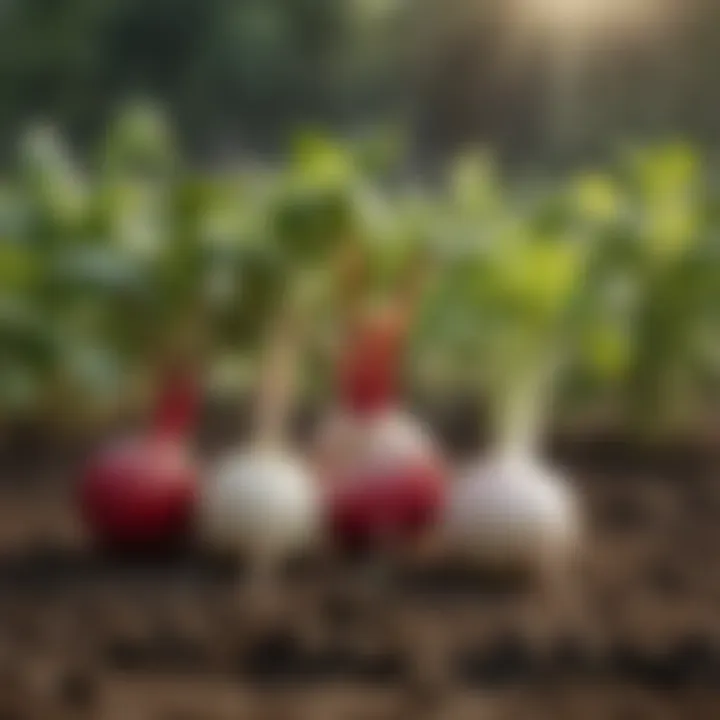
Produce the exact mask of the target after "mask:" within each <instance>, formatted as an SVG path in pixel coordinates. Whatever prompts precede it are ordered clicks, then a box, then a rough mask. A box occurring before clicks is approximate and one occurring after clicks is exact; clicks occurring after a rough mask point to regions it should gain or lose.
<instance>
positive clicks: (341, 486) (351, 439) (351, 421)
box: [316, 309, 445, 548]
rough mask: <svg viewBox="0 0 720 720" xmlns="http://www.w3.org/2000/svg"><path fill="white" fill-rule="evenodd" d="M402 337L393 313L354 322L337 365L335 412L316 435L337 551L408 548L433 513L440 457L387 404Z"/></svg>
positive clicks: (438, 496)
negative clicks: (384, 545)
mask: <svg viewBox="0 0 720 720" xmlns="http://www.w3.org/2000/svg"><path fill="white" fill-rule="evenodd" d="M406 331H407V315H406V314H405V313H402V312H398V311H396V310H392V311H388V310H387V309H386V310H384V311H381V312H379V313H374V314H370V315H367V316H365V317H364V318H363V319H362V321H361V322H360V323H359V325H358V328H357V331H356V334H355V337H354V338H353V339H352V342H351V343H349V353H348V354H347V356H346V357H345V358H344V360H343V362H342V364H341V369H340V400H341V410H340V412H339V413H337V414H335V415H334V416H331V418H330V420H329V422H328V423H327V424H326V425H325V426H324V427H323V428H321V430H320V434H319V439H318V443H317V448H316V449H317V453H318V454H317V462H318V465H319V467H320V474H321V477H322V478H323V479H324V480H325V483H326V486H327V492H328V514H329V524H330V529H331V532H332V534H333V536H334V537H335V539H336V540H337V541H338V542H339V543H340V544H341V545H343V546H347V547H352V548H363V547H368V546H372V545H375V544H377V543H386V542H395V541H399V542H401V543H403V542H405V541H409V540H411V539H414V538H416V537H417V536H418V535H419V534H420V533H422V532H423V531H424V530H426V529H427V528H428V527H429V526H430V525H431V524H432V523H434V521H435V519H436V518H437V516H438V514H439V512H440V509H441V504H442V500H443V497H444V476H445V472H444V467H443V462H442V460H441V456H440V453H439V452H438V450H437V448H436V447H435V445H434V443H433V442H432V440H431V438H430V436H429V434H428V433H426V432H425V430H424V429H423V428H422V427H421V426H420V425H419V424H418V423H416V422H415V421H414V420H413V419H412V418H410V417H409V416H407V415H405V414H404V413H402V412H400V411H399V410H397V409H396V404H395V403H396V398H397V389H398V376H399V369H400V367H399V360H400V354H401V350H402V348H403V345H404V342H405V333H406Z"/></svg>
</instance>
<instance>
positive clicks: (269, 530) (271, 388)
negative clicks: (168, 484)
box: [200, 303, 320, 571]
mask: <svg viewBox="0 0 720 720" xmlns="http://www.w3.org/2000/svg"><path fill="white" fill-rule="evenodd" d="M291 310H293V308H292V304H291V303H288V304H287V307H286V310H285V312H284V317H282V318H281V319H280V320H279V321H278V322H277V324H276V327H274V328H273V329H272V333H271V336H270V338H269V340H268V344H267V357H266V358H265V362H264V364H263V366H262V377H261V382H260V388H259V404H258V414H257V418H256V434H255V438H254V441H253V442H251V443H250V444H249V445H248V446H247V447H240V448H238V449H236V450H233V451H231V452H230V453H229V454H228V455H226V456H225V457H222V458H221V459H220V460H219V461H218V463H217V465H216V467H215V469H214V471H213V472H212V474H211V477H210V479H209V481H208V483H207V484H206V485H205V487H204V489H203V493H202V497H201V503H200V527H201V531H202V532H203V534H204V536H205V538H206V539H207V541H208V542H209V543H210V545H211V546H212V547H214V548H215V549H217V550H219V551H221V552H226V553H231V554H233V555H236V556H238V557H242V558H244V559H246V560H248V561H250V562H251V563H252V564H254V565H255V566H256V569H258V570H260V569H263V571H265V570H269V569H271V568H272V567H274V566H276V565H277V564H279V563H280V562H282V561H283V560H285V559H287V558H290V557H292V556H293V555H296V554H299V553H302V552H303V551H305V550H307V549H309V548H310V547H311V546H312V543H314V542H315V541H316V540H317V537H318V532H319V528H320V496H319V492H318V488H317V483H316V481H315V480H314V479H313V478H312V476H311V475H310V473H309V469H308V468H306V467H305V465H304V463H303V462H302V461H301V459H300V458H299V457H298V456H297V455H296V454H295V453H294V452H293V451H292V450H290V449H289V448H288V447H287V443H286V441H285V438H284V426H285V420H286V416H287V413H288V409H289V404H290V401H291V399H292V389H293V379H294V373H295V366H296V364H297V354H298V350H299V348H298V340H299V336H298V333H297V318H296V317H295V315H294V314H293V313H292V312H290V311H291Z"/></svg>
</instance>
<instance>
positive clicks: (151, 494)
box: [78, 377, 198, 549]
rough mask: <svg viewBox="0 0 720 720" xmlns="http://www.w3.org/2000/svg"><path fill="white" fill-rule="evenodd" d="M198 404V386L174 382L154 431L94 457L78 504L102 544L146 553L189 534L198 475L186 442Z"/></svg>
mask: <svg viewBox="0 0 720 720" xmlns="http://www.w3.org/2000/svg"><path fill="white" fill-rule="evenodd" d="M197 401H198V397H197V391H196V388H195V385H194V383H192V382H188V379H187V378H186V377H184V378H178V377H171V378H169V379H168V381H167V386H166V388H165V391H164V392H163V394H162V396H161V398H160V400H159V403H158V407H157V411H156V413H155V419H154V423H153V425H154V427H153V432H152V433H151V434H150V435H149V436H148V437H146V438H137V439H131V440H126V441H121V442H115V443H113V444H111V445H110V446H109V447H107V448H103V449H101V450H100V451H99V452H98V453H97V454H96V455H95V457H93V458H91V459H90V461H89V462H88V464H87V466H86V468H85V472H84V474H83V477H82V479H81V483H80V488H79V498H78V500H79V504H80V512H81V515H82V517H83V519H84V521H85V523H86V525H87V527H88V528H89V530H90V531H91V533H92V534H93V536H94V537H95V539H96V540H97V541H98V542H100V543H101V544H103V545H106V546H110V547H112V548H115V549H145V548H150V547H156V546H165V545H170V544H173V543H174V542H176V541H178V540H179V539H181V538H182V537H183V535H184V534H185V533H186V532H187V530H188V527H189V524H190V522H191V519H192V516H193V510H194V507H195V502H196V495H197V481H198V473H197V469H196V467H195V465H194V463H193V462H192V459H191V458H190V455H189V453H188V452H187V450H186V449H185V443H184V438H185V436H186V434H187V432H188V429H189V427H190V426H191V424H192V423H193V420H194V418H195V416H196V414H197V404H198V403H197Z"/></svg>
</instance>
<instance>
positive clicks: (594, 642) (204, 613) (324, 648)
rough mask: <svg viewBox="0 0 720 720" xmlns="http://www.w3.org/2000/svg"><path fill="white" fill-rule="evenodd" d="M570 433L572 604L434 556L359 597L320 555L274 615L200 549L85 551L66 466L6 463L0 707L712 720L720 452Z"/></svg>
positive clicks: (719, 634)
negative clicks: (579, 498)
mask: <svg viewBox="0 0 720 720" xmlns="http://www.w3.org/2000/svg"><path fill="white" fill-rule="evenodd" d="M560 445H561V447H560V448H559V454H560V462H561V464H564V465H565V466H568V467H570V468H571V470H572V473H573V475H574V477H575V478H576V481H577V483H578V485H579V487H580V488H581V490H582V493H583V497H584V499H585V501H586V505H587V508H588V512H589V515H590V531H589V540H588V546H587V552H586V553H585V556H584V557H583V559H582V562H581V566H580V568H579V569H578V572H577V576H576V577H575V578H574V579H573V583H572V584H571V587H570V589H569V590H568V591H567V593H566V594H564V595H563V596H562V597H559V596H558V597H554V596H550V595H548V594H545V593H543V592H542V591H541V590H540V589H538V588H537V587H532V586H528V585H526V584H523V583H522V582H502V581H499V580H497V579H495V580H491V579H489V578H484V577H480V576H477V575H474V574H472V573H468V572H467V571H463V570H460V569H453V568H451V567H448V566H446V565H439V564H437V563H432V562H428V563H427V564H425V565H421V566H420V567H417V566H413V567H410V566H406V567H403V568H402V569H401V570H400V572H399V573H398V575H397V577H396V578H395V581H394V582H392V583H390V584H388V586H387V587H385V588H384V589H382V590H378V591H377V593H376V595H375V596H374V597H371V598H370V600H368V599H367V598H366V597H365V596H364V595H363V594H361V593H359V592H356V589H357V588H361V587H362V586H363V583H362V577H363V576H362V575H361V574H360V571H359V570H357V569H353V568H352V567H349V566H348V565H347V564H342V563H338V562H337V561H329V560H328V561H317V562H313V563H309V564H306V565H302V566H298V567H296V568H293V569H291V571H289V572H288V574H287V576H286V578H285V580H284V588H283V593H282V597H279V598H275V599H274V600H275V602H273V603H271V604H270V606H269V608H268V612H267V613H266V614H264V615H263V618H262V622H259V621H258V620H257V619H254V618H255V616H254V615H250V614H249V612H248V598H247V592H246V587H245V585H243V583H242V582H241V583H240V585H239V586H238V585H237V584H236V575H235V573H234V572H233V569H232V568H230V567H228V566H226V565H225V564H223V563H221V562H218V561H215V560H210V559H208V558H206V557H203V556H202V554H201V553H199V552H198V551H196V550H184V551H183V550H181V551H178V552H177V553H175V554H174V555H173V556H172V557H165V558H144V559H142V560H140V559H137V558H136V559H128V558H125V559H123V560H120V559H118V558H114V559H113V558H107V557H102V556H100V555H98V554H95V553H93V552H92V551H91V550H89V549H88V547H87V545H86V543H85V542H84V539H83V537H82V536H81V534H80V533H79V529H78V527H77V523H76V521H75V519H74V518H73V516H72V513H71V505H70V503H69V497H68V490H69V486H68V484H67V482H63V479H64V478H66V477H67V476H68V475H70V474H71V473H70V472H68V470H67V469H63V468H59V467H56V468H55V469H54V470H53V471H52V472H47V471H43V472H42V473H39V471H37V470H35V471H28V470H25V471H22V472H25V473H30V474H29V475H28V476H27V477H22V476H21V475H18V473H20V472H21V471H19V470H14V471H10V470H8V471H7V472H6V473H5V474H4V481H3V482H2V483H0V650H1V651H2V655H1V656H0V718H8V720H9V719H10V718H18V720H19V719H21V718H43V719H44V720H52V719H53V718H72V717H88V718H120V719H122V720H125V718H133V720H142V719H143V718H162V719H163V720H165V719H167V720H170V719H171V718H173V719H176V720H180V719H183V720H193V719H197V720H201V719H202V720H212V719H213V718H226V717H227V718H230V717H233V718H238V717H248V718H265V717H268V718H278V720H279V719H280V718H288V719H293V718H300V719H302V718H313V720H323V719H324V718H328V719H330V718H332V720H336V719H337V720H341V719H342V718H346V717H347V718H358V720H359V719H361V718H403V717H408V718H409V717H413V718H421V717H433V718H434V717H443V718H445V717H447V718H453V719H454V718H464V717H468V718H471V717H472V718H478V717H487V718H528V719H530V718H531V719H532V720H537V719H539V718H545V717H547V718H553V719H561V718H578V719H581V720H586V719H590V718H692V720H702V718H716V717H720V692H718V690H720V566H719V565H718V564H717V559H716V554H717V548H718V547H720V484H718V478H717V463H716V459H715V458H714V456H713V453H712V452H707V451H706V452H702V451H701V450H699V449H697V448H695V449H693V448H685V449H684V450H683V449H680V448H675V449H672V450H671V449H665V450H657V451H655V452H650V451H647V450H646V451H643V452H640V451H638V450H636V449H633V448H632V447H631V446H630V445H628V444H622V443H619V442H616V441H610V440H606V441H604V442H602V443H600V442H594V443H585V444H575V445H572V446H569V447H568V446H567V444H562V443H561V444H560ZM31 480H33V482H31ZM570 607H572V611H571V612H570V611H568V608H570Z"/></svg>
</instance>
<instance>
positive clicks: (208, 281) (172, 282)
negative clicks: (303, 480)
mask: <svg viewBox="0 0 720 720" xmlns="http://www.w3.org/2000/svg"><path fill="white" fill-rule="evenodd" d="M396 149H397V148H396V146H394V145H393V144H392V143H390V142H388V141H387V138H385V137H380V138H378V137H375V138H372V139H370V140H369V141H359V142H358V141H353V142H350V141H346V142H339V141H335V140H333V139H330V138H327V137H324V136H321V135H317V134H302V135H301V136H299V137H298V138H297V140H296V142H295V143H294V144H293V146H292V148H291V150H290V151H289V153H288V155H287V157H285V158H282V159H280V160H278V161H275V162H272V161H271V162H265V163H262V164H259V163H254V162H250V161H247V162H245V163H243V164H241V165H238V166H236V167H235V168H233V169H230V170H228V169H225V170H223V171H205V170H201V169H198V168H196V167H190V166H188V164H186V163H184V162H183V159H182V157H181V154H180V152H179V149H178V145H177V144H176V142H175V139H174V137H173V133H172V130H171V128H169V126H168V125H167V123H166V122H165V121H164V119H163V118H162V117H161V116H159V115H157V114H155V113H154V112H152V111H151V110H149V109H148V108H131V109H129V110H127V111H126V112H124V113H123V114H121V115H120V116H119V117H118V118H117V119H116V121H115V122H114V123H113V124H112V125H111V126H110V128H109V130H108V133H107V136H106V137H105V139H104V141H103V143H101V145H100V147H99V148H98V151H97V153H96V154H95V155H94V156H92V157H90V158H85V159H84V161H83V162H80V161H79V160H78V159H77V158H75V157H73V155H72V153H71V152H70V150H69V147H68V145H67V144H65V143H64V142H63V141H62V138H61V137H60V136H59V135H58V134H57V133H56V132H54V131H53V130H52V129H50V128H47V127H42V128H34V129H33V130H31V131H30V132H28V134H27V135H26V136H25V137H24V138H23V139H22V142H21V143H20V144H19V152H18V159H17V163H16V165H15V166H14V167H13V168H11V169H9V170H8V171H7V172H6V173H5V175H4V177H3V179H2V184H1V185H0V418H1V419H2V422H12V421H14V420H17V419H19V418H25V417H43V418H52V419H54V420H55V421H56V422H59V423H61V424H66V425H67V424H70V425H73V424H76V423H82V422H84V421H86V420H88V419H96V418H97V415H98V413H109V412H114V411H116V410H117V408H118V405H119V404H120V403H123V402H125V403H127V402H134V401H135V398H140V399H142V398H143V397H144V396H145V393H146V390H147V388H148V387H149V386H150V385H151V383H152V378H151V373H152V371H153V369H154V368H156V367H158V357H159V356H162V355H164V354H167V353H168V352H177V351H178V347H179V346H181V345H183V346H192V347H193V348H194V350H195V351H201V352H202V355H203V357H204V360H205V362H206V363H207V373H206V377H207V378H208V384H209V385H211V386H212V387H214V388H216V389H218V390H219V391H222V390H230V389H232V390H239V389H242V388H245V389H247V388H250V387H252V386H253V383H254V380H255V378H256V371H257V366H258V364H259V363H260V364H261V363H262V362H263V359H262V357H263V356H262V353H261V352H260V348H261V347H262V339H263V337H264V332H265V331H266V329H267V327H268V318H270V317H273V313H275V312H276V311H277V310H278V308H279V307H280V305H281V303H282V302H284V301H285V300H286V295H287V292H286V291H287V290H288V288H297V287H298V286H302V287H303V288H304V290H303V292H306V293H307V294H309V295H311V296H313V297H314V298H315V300H313V303H314V305H313V313H312V323H311V327H310V329H309V330H308V331H307V333H306V334H307V338H306V342H304V344H303V348H302V353H301V365H302V368H303V371H302V372H300V373H299V377H300V380H301V382H300V389H301V391H302V392H306V393H308V394H313V395H314V396H315V397H324V396H326V395H327V393H328V392H329V391H330V387H331V385H332V380H333V377H334V376H333V373H332V372H331V371H330V367H331V366H330V364H329V363H331V362H332V352H331V348H332V343H333V338H335V337H336V336H337V335H338V334H339V333H341V332H342V326H343V323H344V322H345V318H344V315H343V310H342V308H343V302H344V301H343V297H344V295H343V292H342V291H343V288H344V287H345V286H347V285H348V279H347V277H346V276H345V275H344V274H343V271H342V269H341V268H339V264H338V263H341V262H342V260H341V258H342V257H349V256H350V255H349V254H348V253H349V250H348V248H349V249H351V250H352V252H354V253H355V254H356V255H358V256H361V257H362V258H363V260H362V262H363V266H364V271H365V280H364V290H363V292H364V293H365V294H366V295H374V294H377V295H379V296H381V295H382V294H383V293H384V292H386V291H388V290H390V289H392V288H393V287H395V286H396V285H397V284H398V283H399V282H401V279H402V278H403V277H405V274H406V272H407V270H408V268H409V267H412V266H414V265H417V264H421V265H422V266H423V267H424V268H425V272H424V277H425V282H424V285H423V292H422V293H421V294H420V296H419V300H418V303H419V305H418V307H417V308H416V313H415V322H414V323H413V333H412V349H411V351H410V352H408V353H407V363H406V370H405V373H404V378H405V382H406V384H407V386H408V389H409V392H410V394H411V395H414V396H419V397H422V398H424V399H427V400H431V401H432V400H438V401H440V400H441V401H445V400H446V399H447V398H449V397H454V396H456V395H464V396H467V395H468V394H469V393H470V394H471V395H472V396H473V397H477V398H478V400H479V401H482V402H483V403H484V405H485V406H486V407H488V408H489V409H490V411H491V415H492V416H493V417H494V418H496V422H495V423H494V425H495V426H496V427H498V428H502V427H504V426H505V425H506V424H510V425H512V426H513V427H518V426H519V425H520V424H521V423H522V424H524V425H525V426H526V431H527V433H528V434H533V432H534V430H533V428H534V427H535V426H536V425H539V424H545V423H546V422H548V421H549V418H546V417H543V416H542V415H543V413H544V411H546V410H547V409H549V408H551V407H552V408H553V411H554V416H553V419H554V420H555V421H565V420H569V419H570V418H578V417H579V416H581V415H582V416H583V417H585V416H588V417H596V416H597V417H603V418H604V417H610V418H612V419H613V421H615V422H621V423H623V424H625V425H627V426H630V427H633V428H642V429H647V428H650V429H656V430H657V429H664V428H671V429H680V428H687V427H692V426H694V425H696V424H702V423H704V422H706V420H707V418H708V415H709V414H710V413H712V410H713V406H714V403H715V399H716V398H715V395H716V386H717V374H718V371H719V370H720V334H719V333H718V332H717V330H718V327H719V325H718V321H719V320H720V318H719V317H718V314H720V302H718V300H720V254H719V253H718V247H717V244H718V240H717V239H716V231H717V229H718V227H720V217H718V204H717V198H718V196H717V194H716V193H714V192H713V188H712V187H711V184H710V173H709V171H708V169H707V168H704V167H703V166H702V161H701V158H700V157H698V155H697V154H696V153H695V152H694V151H693V150H692V148H689V147H687V146H685V145H682V144H671V145H666V146H663V147H658V148H653V149H649V150H640V151H633V152H628V153H624V154H621V156H620V157H618V158H617V159H616V160H615V161H614V163H612V164H611V165H610V166H609V167H608V168H605V169H602V170H598V171H593V172H585V173H580V174H577V175H576V176H573V177H570V178H567V179H564V180H552V181H549V180H545V181H532V182H530V181H527V180H526V181H524V182H518V181H517V180H512V179H508V178H505V177H503V174H502V172H501V171H500V170H499V169H498V168H497V167H496V166H495V165H494V164H493V163H492V161H491V158H489V157H488V156H486V155H484V154H481V153H478V154H473V153H468V154H466V155H464V156H462V157H460V158H458V159H457V160H456V161H454V162H452V163H449V164H448V168H447V173H446V174H445V175H444V176H443V177H442V178H439V179H438V178H435V179H433V180H432V181H420V180H418V179H417V178H408V177H407V175H406V174H405V173H403V172H402V169H401V168H402V163H401V162H400V161H399V160H400V157H399V153H397V152H394V151H395V150H396ZM339 258H340V259H339ZM293 292H295V290H293ZM185 349H186V350H187V347H186V348H185ZM139 401H140V400H139ZM541 411H542V412H541Z"/></svg>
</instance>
